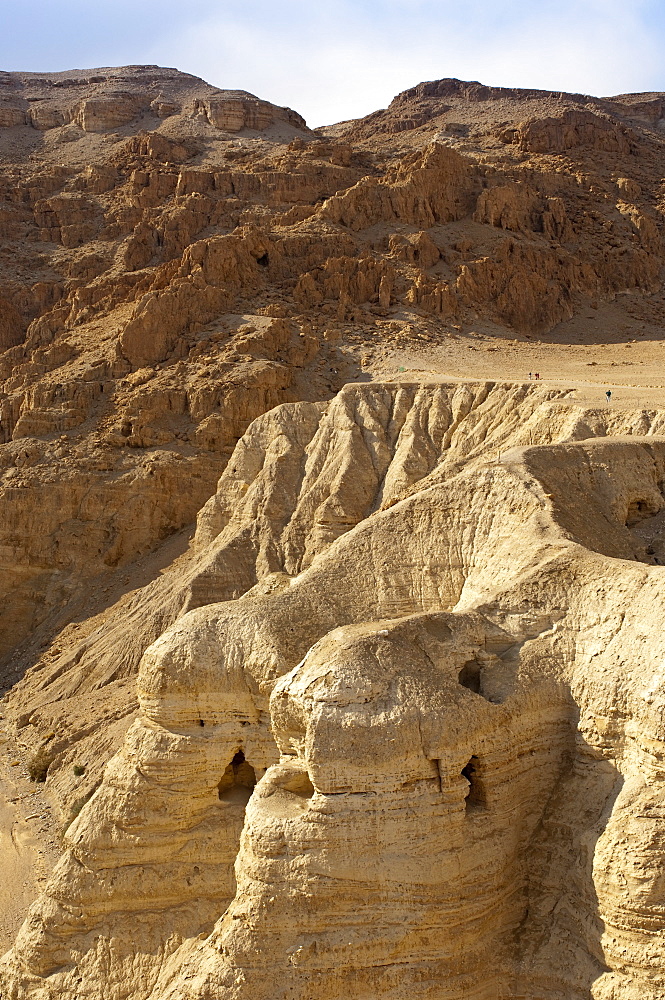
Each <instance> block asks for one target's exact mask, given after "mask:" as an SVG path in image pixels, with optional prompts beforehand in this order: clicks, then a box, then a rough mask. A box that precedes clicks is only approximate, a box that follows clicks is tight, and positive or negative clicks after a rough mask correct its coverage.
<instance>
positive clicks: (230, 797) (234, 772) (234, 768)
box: [217, 750, 256, 805]
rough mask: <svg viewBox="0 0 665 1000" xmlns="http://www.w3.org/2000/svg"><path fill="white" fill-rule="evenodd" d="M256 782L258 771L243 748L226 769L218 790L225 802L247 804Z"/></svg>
mask: <svg viewBox="0 0 665 1000" xmlns="http://www.w3.org/2000/svg"><path fill="white" fill-rule="evenodd" d="M255 784H256V772H255V771H254V768H253V767H252V765H251V764H248V763H247V761H246V760H245V755H244V753H243V752H242V750H238V751H237V752H236V753H235V755H234V757H233V760H232V761H231V763H230V764H229V765H228V766H227V768H226V770H225V771H224V774H223V775H222V778H221V781H220V782H219V784H218V786H217V790H218V794H219V797H220V799H221V800H222V801H223V802H235V803H242V804H243V805H247V803H248V802H249V799H250V797H251V794H252V792H253V791H254V785H255Z"/></svg>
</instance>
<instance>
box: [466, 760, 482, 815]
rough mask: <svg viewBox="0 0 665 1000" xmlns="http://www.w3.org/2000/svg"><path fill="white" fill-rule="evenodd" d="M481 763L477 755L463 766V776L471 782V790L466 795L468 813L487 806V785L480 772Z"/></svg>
mask: <svg viewBox="0 0 665 1000" xmlns="http://www.w3.org/2000/svg"><path fill="white" fill-rule="evenodd" d="M479 763H480V761H479V760H478V758H477V757H472V758H471V760H470V761H469V763H468V764H465V765H464V767H463V768H462V777H463V778H466V780H467V781H468V782H469V790H468V792H467V793H466V795H465V796H464V802H465V804H466V811H467V813H469V812H473V811H476V810H480V809H486V808H487V798H486V795H485V787H484V784H483V781H482V778H481V777H480V775H479V773H478V764H479Z"/></svg>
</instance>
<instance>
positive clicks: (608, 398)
mask: <svg viewBox="0 0 665 1000" xmlns="http://www.w3.org/2000/svg"><path fill="white" fill-rule="evenodd" d="M611 398H612V393H611V391H610V390H609V389H608V390H607V392H606V393H605V399H606V400H607V402H608V403H609V401H610V400H611Z"/></svg>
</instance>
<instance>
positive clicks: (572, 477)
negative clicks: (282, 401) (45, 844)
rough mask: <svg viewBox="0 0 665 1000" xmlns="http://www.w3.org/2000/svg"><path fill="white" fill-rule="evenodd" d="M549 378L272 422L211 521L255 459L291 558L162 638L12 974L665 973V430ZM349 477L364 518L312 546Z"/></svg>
mask: <svg viewBox="0 0 665 1000" xmlns="http://www.w3.org/2000/svg"><path fill="white" fill-rule="evenodd" d="M549 395H550V398H547V396H548V394H546V393H543V392H542V391H541V390H538V389H536V388H535V387H532V388H530V389H527V388H526V387H525V388H524V389H523V390H522V392H521V398H519V399H515V397H514V396H513V398H512V400H511V393H510V392H509V391H507V390H505V389H501V388H500V387H492V386H485V387H481V386H478V387H471V386H469V387H466V386H459V387H455V388H453V387H450V388H446V387H443V388H438V389H435V388H432V389H426V388H421V389H419V390H412V389H408V388H399V387H390V386H385V387H369V388H367V389H365V388H362V387H357V388H355V389H353V390H351V389H347V390H346V391H345V393H344V394H342V397H341V398H340V399H339V400H336V401H335V402H334V403H333V404H331V405H330V406H329V407H328V408H327V410H328V413H327V414H326V413H324V410H325V409H326V408H325V407H310V408H309V410H308V409H307V407H306V406H305V407H303V406H302V405H296V406H292V407H286V408H284V407H283V408H281V411H276V413H275V414H273V415H270V417H266V418H260V420H259V421H258V424H257V425H254V426H253V427H252V428H251V429H250V431H249V432H248V435H249V438H248V441H247V442H244V443H243V442H241V443H240V444H239V446H238V447H237V449H236V452H235V454H234V456H233V458H232V460H231V462H230V463H229V470H228V472H227V473H226V474H225V481H224V483H223V484H221V485H220V491H219V493H218V497H217V499H216V501H215V502H214V504H209V505H208V508H207V510H206V513H205V515H204V516H203V517H202V519H201V526H200V532H201V535H200V545H202V546H203V545H214V539H218V543H217V544H218V545H219V544H220V541H219V540H221V538H223V537H226V539H227V544H228V542H230V540H231V538H233V537H235V538H236V539H239V538H240V537H241V534H242V533H241V534H240V535H239V534H238V529H239V527H240V524H241V523H242V522H243V519H244V518H245V517H246V514H243V510H244V509H245V510H246V506H245V505H246V504H247V503H250V504H251V500H250V497H249V494H250V493H251V492H252V490H254V502H255V503H256V502H257V501H258V499H259V497H261V496H263V497H264V498H265V500H266V501H267V509H266V514H269V520H268V521H266V520H265V519H264V515H260V516H259V519H258V531H259V534H260V535H261V536H262V539H263V544H264V545H265V543H266V541H267V540H268V539H269V538H270V537H272V539H274V542H273V544H275V545H276V546H278V547H277V548H276V549H275V552H278V551H281V552H282V555H281V556H280V557H278V561H277V563H273V564H272V566H269V565H266V566H265V567H264V570H263V576H264V582H263V584H260V585H259V586H258V587H257V586H255V587H254V588H252V589H250V590H249V591H248V592H247V593H246V595H245V596H244V597H241V598H240V599H238V600H235V601H230V602H229V601H227V602H226V603H222V604H207V605H205V606H203V607H200V608H198V609H196V610H191V611H189V612H188V613H186V614H185V615H184V616H183V617H181V618H179V619H178V621H177V622H175V623H174V624H173V625H172V626H171V627H170V628H169V629H167V630H166V632H165V633H164V634H163V635H162V636H161V637H160V638H159V639H158V640H157V641H156V642H154V643H153V644H152V646H150V648H149V649H148V650H147V651H146V652H145V654H144V656H143V659H142V663H141V668H140V672H139V678H138V692H139V700H140V706H141V710H140V715H139V717H138V719H137V720H136V722H135V723H134V724H133V725H132V727H131V728H130V730H129V732H128V734H127V737H126V739H125V742H124V745H123V747H122V749H121V750H120V752H119V753H118V754H117V755H116V756H115V757H114V758H113V760H112V761H111V762H110V763H109V764H108V766H107V768H106V770H105V773H104V777H103V780H102V783H101V785H100V786H99V788H98V789H97V791H96V792H95V794H94V795H93V797H92V798H91V800H90V801H89V802H88V804H87V805H86V806H84V808H83V810H82V811H81V813H80V815H79V817H78V818H77V819H76V820H74V822H73V823H72V824H71V825H70V826H69V828H68V830H67V833H66V835H65V838H66V848H67V849H66V852H65V854H64V855H63V858H62V860H61V862H60V864H59V866H58V868H57V869H56V871H55V873H54V876H53V878H52V880H51V883H50V884H49V887H48V889H47V890H46V893H45V894H44V896H43V897H42V898H41V899H40V900H39V901H38V902H37V903H36V904H35V906H34V907H33V909H32V911H31V914H30V916H29V917H28V920H27V921H26V924H25V926H24V928H23V929H22V931H21V934H20V935H19V939H18V941H17V944H16V947H15V949H14V951H13V953H11V955H10V956H9V957H8V959H7V960H6V962H5V967H4V976H5V982H6V987H5V989H6V991H7V995H8V996H9V997H12V998H13V997H16V998H18V997H23V996H25V997H29V996H33V995H34V996H35V997H36V996H39V997H50V996H53V997H56V996H57V997H59V998H67V997H72V998H73V997H75V996H80V995H81V993H82V992H83V991H85V994H86V995H88V996H91V997H94V996H100V997H101V996H102V995H104V996H112V997H114V998H115V997H118V998H120V997H122V998H129V997H131V998H137V1000H138V998H139V997H140V998H147V997H152V998H154V1000H156V998H157V997H159V998H160V1000H161V998H167V997H168V998H170V997H173V998H175V997H179V998H182V997H187V998H195V997H196V998H199V1000H203V998H209V1000H212V998H216V1000H217V998H220V997H225V998H237V1000H240V998H244V997H252V1000H256V998H261V997H265V998H266V1000H267V998H271V1000H273V998H275V997H276V996H279V997H287V996H288V997H302V998H303V1000H305V998H306V997H310V996H312V995H316V996H317V997H322V998H323V997H328V996H329V997H336V996H339V994H340V992H341V991H343V990H348V989H353V990H354V991H355V992H356V993H357V994H358V995H359V996H361V997H367V998H370V997H376V996H392V997H402V996H405V995H407V994H408V995H415V996H418V997H428V998H432V997H443V996H446V997H460V998H462V997H465V998H466V997H469V996H472V997H478V998H495V997H505V998H508V997H519V996H525V995H526V996H539V997H552V998H554V997H557V998H559V997H580V998H582V997H588V996H590V995H591V996H594V997H596V998H599V1000H600V998H603V1000H606V998H607V1000H609V998H614V997H617V996H621V997H622V998H623V997H637V996H638V995H639V996H642V997H644V996H648V997H652V998H654V1000H655V998H656V997H658V996H659V995H660V993H661V992H662V990H663V981H662V961H661V957H660V952H661V950H662V912H663V906H664V905H665V899H664V898H663V895H662V891H661V883H662V880H663V875H662V850H661V848H660V842H661V839H662V829H661V827H662V821H661V819H660V806H659V801H660V799H659V795H660V792H659V780H660V770H659V763H658V759H659V753H660V750H659V746H660V743H662V740H663V733H662V720H661V709H662V702H663V691H662V677H661V672H660V666H659V665H660V662H661V660H662V658H663V653H664V651H663V650H662V649H661V648H660V647H661V645H662V643H661V641H660V639H659V637H658V633H657V632H655V633H654V631H653V621H654V616H655V617H656V618H657V616H658V608H659V606H660V603H661V602H662V600H663V596H662V593H661V591H662V586H661V575H662V573H663V572H665V571H664V570H663V569H662V567H661V566H660V565H659V557H658V554H657V552H658V551H660V549H659V546H660V545H661V544H662V538H661V534H662V527H661V520H662V518H661V516H660V515H661V513H662V511H663V510H664V509H665V500H664V499H663V497H664V494H665V486H664V483H665V445H664V444H663V439H662V438H659V437H658V436H646V437H645V436H643V434H642V435H640V434H637V435H636V434H634V433H632V434H631V433H630V432H631V431H634V430H642V431H644V430H647V428H638V427H636V426H633V427H632V428H631V427H630V426H628V423H629V421H628V419H627V418H624V420H625V421H626V422H625V424H624V426H623V427H615V428H611V427H608V426H607V425H606V426H604V427H601V425H600V423H599V422H598V421H599V420H600V417H599V415H591V414H588V413H587V414H584V413H583V411H580V410H578V409H573V408H572V407H570V405H566V404H565V403H562V402H561V401H560V400H557V399H555V398H551V394H549ZM516 403H517V405H515V404H516ZM511 405H512V407H513V408H514V410H515V411H516V413H517V414H521V416H522V419H521V420H520V421H519V424H517V421H516V425H515V428H514V438H513V440H514V441H519V443H520V444H521V446H520V447H513V448H511V447H509V445H510V442H507V441H506V439H505V437H502V438H501V441H502V444H503V447H502V448H501V454H500V455H499V454H497V453H496V452H493V451H490V448H489V440H491V437H490V435H491V433H492V432H491V424H492V417H494V418H496V414H497V411H498V409H501V408H502V409H503V411H504V415H505V417H506V419H505V420H504V425H506V424H508V423H509V419H508V415H509V413H510V410H511ZM543 409H544V410H545V411H546V412H547V414H548V419H546V420H544V419H543V412H542V411H543ZM335 411H336V415H335ZM539 411H540V412H539ZM529 413H531V416H530V417H527V418H526V419H524V418H525V417H526V415H527V414H529ZM351 414H353V415H354V419H349V418H350V416H351ZM328 416H330V419H329V420H328V425H327V426H326V418H327V417H328ZM372 419H373V421H374V422H373V424H372ZM592 419H594V420H595V421H596V432H597V433H598V432H601V431H602V432H603V436H602V437H592V436H590V431H591V427H590V422H591V420H592ZM658 419H661V418H660V416H659V417H658ZM270 420H272V421H273V429H272V431H270V432H269V431H267V426H268V423H269V421H270ZM539 420H540V421H541V425H540V426H541V427H546V428H547V430H546V433H543V435H542V437H543V438H546V442H545V443H542V444H530V445H529V444H527V445H526V446H525V445H524V437H523V435H525V434H527V433H529V432H530V433H531V434H532V436H533V434H534V432H535V429H536V428H537V426H538V422H539ZM277 422H279V424H280V426H281V428H282V436H281V440H280V435H278V434H276V433H275V426H276V424H277ZM335 425H336V431H337V434H338V435H340V437H338V441H339V440H341V438H345V439H346V443H347V444H346V450H347V454H350V455H353V453H354V451H353V441H354V439H355V441H356V448H360V451H356V458H357V459H359V461H360V469H362V467H363V466H362V456H363V455H367V456H368V457H369V458H370V461H367V464H366V466H365V468H366V469H367V473H368V474H367V479H366V481H364V480H363V476H362V475H359V476H358V478H357V480H355V485H357V488H356V489H353V488H352V487H353V485H354V483H352V482H351V481H350V480H349V481H348V490H347V489H345V487H344V474H343V471H342V474H341V478H340V477H335V475H334V474H333V475H331V473H333V470H334V471H335V472H337V471H339V467H340V463H339V451H336V449H335V447H334V446H329V447H328V448H326V447H324V441H325V440H326V438H327V440H328V442H331V435H332V437H333V438H334V436H335V435H334V433H333V430H334V429H335ZM529 425H530V431H529V429H528V428H529ZM315 427H318V429H319V431H318V433H319V434H322V436H321V437H319V440H318V442H317V441H316V432H315V430H314V429H315ZM564 428H565V429H566V430H567V433H564ZM298 430H299V433H300V435H301V437H300V440H298V436H297V434H298ZM612 430H615V431H620V432H621V431H623V433H619V434H618V435H617V436H616V437H613V436H609V437H608V436H607V434H608V431H609V432H610V433H611V431H612ZM626 432H628V434H627V435H626ZM261 434H263V435H265V437H264V441H265V442H266V445H268V443H269V442H272V446H273V453H272V456H270V458H268V457H267V456H266V458H264V459H261V457H260V455H261V453H260V449H259V448H254V447H252V448H248V447H247V444H249V443H250V442H251V441H252V440H254V441H256V440H260V437H261ZM257 435H258V437H257ZM520 438H521V440H520ZM576 438H577V440H575V439H576ZM553 439H555V443H548V442H552V440H553ZM407 440H408V444H407ZM307 441H309V442H310V445H309V447H307ZM388 442H391V446H390V447H388ZM463 442H464V443H463ZM483 443H484V447H483ZM303 446H304V447H305V454H303V459H304V461H305V471H304V474H303V473H301V476H302V479H301V482H302V483H307V484H308V486H307V488H306V489H304V490H303V489H302V488H299V489H298V488H296V490H294V491H293V494H292V495H293V496H297V497H298V498H299V499H298V500H297V501H296V502H294V501H293V500H291V502H290V503H289V502H288V501H284V493H283V491H282V490H280V489H279V477H278V476H276V474H275V471H274V469H273V471H271V468H270V465H271V462H274V463H275V467H276V466H278V465H279V461H278V455H281V456H282V461H283V462H284V461H285V462H286V467H287V468H288V464H289V457H288V451H289V448H292V449H293V450H294V452H295V453H296V454H297V453H298V452H299V451H300V450H301V449H302V448H303ZM268 450H269V448H268ZM250 456H252V457H253V458H254V460H255V462H256V472H255V474H254V479H253V486H249V487H248V489H247V490H242V489H238V484H239V483H241V482H242V475H243V469H245V474H246V472H247V466H246V463H247V461H248V460H249V457H250ZM410 461H411V462H415V464H411V465H409V462H410ZM326 462H328V463H329V465H328V468H329V470H330V471H326ZM266 463H267V465H266ZM296 464H298V463H296ZM301 468H302V464H301ZM360 469H359V471H360ZM370 469H371V470H372V472H371V473H370ZM315 470H316V479H315V480H312V478H311V477H312V475H313V474H314V472H315ZM234 477H235V479H234ZM287 478H289V479H292V478H293V473H292V472H291V475H290V476H289V475H287ZM315 481H316V482H318V484H319V490H321V488H322V486H323V484H324V483H328V487H327V490H324V492H327V494H328V497H329V498H330V501H331V502H332V501H333V498H334V503H335V507H336V515H335V523H340V522H343V514H344V510H345V509H346V510H348V517H349V521H353V522H355V526H352V525H350V524H346V525H345V530H343V531H342V532H341V533H339V531H338V530H337V529H335V528H334V527H333V528H332V530H330V529H329V530H328V532H327V533H326V534H325V535H324V536H323V537H320V541H319V543H318V545H317V552H316V553H313V552H311V551H310V554H309V556H308V557H307V558H305V560H304V563H302V562H301V563H298V561H297V559H296V562H295V563H289V558H292V557H290V556H289V554H288V553H289V552H290V551H297V550H298V549H299V550H300V551H301V552H304V551H306V544H303V541H301V542H300V543H299V545H296V546H295V549H293V550H292V549H291V548H290V545H292V544H293V542H292V540H293V539H294V538H297V537H298V534H299V529H298V523H299V520H298V516H297V511H298V506H299V505H300V504H302V503H303V502H307V503H315V502H316V493H317V489H316V488H315V486H314V482H315ZM271 485H272V486H274V487H275V488H276V489H275V493H274V494H273V495H275V496H279V495H281V496H282V498H283V501H284V504H285V506H284V510H285V511H286V513H287V520H290V522H291V525H292V531H291V532H290V531H289V529H288V527H287V528H285V525H284V520H285V519H284V514H282V515H281V516H280V514H279V512H278V511H274V510H273V509H272V507H271V503H270V500H269V497H270V488H269V487H270V486H271ZM234 496H235V500H234V499H233V498H234ZM400 497H402V499H400ZM316 509H317V510H318V511H319V514H320V523H321V521H322V516H321V515H322V512H323V511H325V510H326V509H328V510H330V506H328V508H326V505H325V503H324V504H321V502H320V496H319V503H318V505H317V506H316ZM270 514H272V515H273V517H274V520H270ZM289 514H290V518H289V516H288V515H289ZM234 517H235V518H237V519H238V520H237V521H236V525H235V527H233V528H232V529H231V531H229V528H230V526H232V525H233V522H234ZM246 523H247V522H246ZM308 523H311V519H308ZM328 523H330V521H328ZM248 526H249V525H248ZM300 530H302V529H300ZM225 532H226V535H225ZM300 537H301V539H302V537H303V536H302V534H301V535H300ZM280 539H281V540H280ZM287 543H290V544H287ZM235 544H236V548H235V553H236V558H237V556H238V553H239V551H240V550H239V549H238V548H237V541H236V543H235ZM244 544H245V545H247V544H248V543H247V542H245V543H244ZM260 549H261V546H257V545H256V543H254V545H253V547H251V546H250V551H252V550H253V551H254V553H255V554H256V553H257V552H258V551H260ZM227 558H228V557H227ZM254 558H255V559H256V555H255V556H254ZM228 562H229V564H231V563H232V560H231V559H229V560H228ZM259 562H260V557H259ZM288 570H290V572H288ZM266 572H267V574H268V575H265V573H266ZM255 573H256V570H254V571H253V572H252V574H251V575H250V576H253V575H254V574H255ZM247 584H251V578H250V579H248V580H245V581H243V584H241V585H240V586H246V585H247ZM254 783H256V785H255V786H254ZM234 864H235V870H234ZM146 887H148V891H146ZM102 970H103V971H102Z"/></svg>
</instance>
